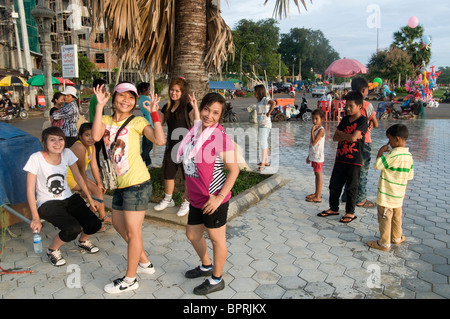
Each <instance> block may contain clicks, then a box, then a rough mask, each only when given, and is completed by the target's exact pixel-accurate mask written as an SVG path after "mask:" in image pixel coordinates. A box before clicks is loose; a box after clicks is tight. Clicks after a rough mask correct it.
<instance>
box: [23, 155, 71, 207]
mask: <svg viewBox="0 0 450 319" xmlns="http://www.w3.org/2000/svg"><path fill="white" fill-rule="evenodd" d="M77 160H78V158H77V157H76V156H75V154H74V153H73V152H72V151H71V150H70V149H68V148H65V149H64V150H63V151H62V152H61V163H60V164H59V165H52V164H49V163H47V161H46V160H45V158H44V155H43V153H42V152H36V153H33V154H31V156H30V158H29V159H28V161H27V163H26V164H25V167H24V168H23V170H24V171H26V172H30V173H32V174H34V175H36V204H37V207H38V208H39V207H40V206H41V205H42V204H44V203H45V202H47V201H50V200H63V199H66V198H69V197H70V196H72V192H71V191H70V187H69V186H68V185H67V171H68V168H69V166H70V165H72V164H74V163H75V162H76V161H77Z"/></svg>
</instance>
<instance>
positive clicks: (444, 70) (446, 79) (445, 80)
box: [436, 66, 450, 85]
mask: <svg viewBox="0 0 450 319" xmlns="http://www.w3.org/2000/svg"><path fill="white" fill-rule="evenodd" d="M436 71H437V72H441V74H439V77H438V79H437V83H442V84H446V85H449V84H450V67H448V66H445V67H442V66H441V67H439V69H438V70H436Z"/></svg>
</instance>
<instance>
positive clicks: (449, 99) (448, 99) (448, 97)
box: [441, 89, 450, 103]
mask: <svg viewBox="0 0 450 319" xmlns="http://www.w3.org/2000/svg"><path fill="white" fill-rule="evenodd" d="M441 103H450V93H449V92H448V89H447V90H445V92H444V94H443V95H442V100H441Z"/></svg>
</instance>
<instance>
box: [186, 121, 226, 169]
mask: <svg viewBox="0 0 450 319" xmlns="http://www.w3.org/2000/svg"><path fill="white" fill-rule="evenodd" d="M218 126H219V123H216V124H215V125H213V126H210V127H207V128H206V129H204V130H203V131H202V121H198V122H197V123H195V124H194V126H193V127H192V128H191V129H190V130H189V131H188V132H187V134H186V136H185V137H184V138H183V140H182V141H181V144H180V147H179V148H178V152H177V162H180V158H181V156H183V157H187V158H193V157H195V156H196V155H197V153H198V151H199V150H200V148H201V147H202V146H203V144H204V143H205V142H206V141H207V140H208V139H209V137H210V136H211V135H212V133H213V132H214V130H215V129H216V128H217V127H218ZM200 131H201V133H199V132H200ZM199 134H200V135H199ZM197 136H198V137H197ZM192 139H194V144H195V145H194V147H193V148H192V150H191V152H190V153H189V154H183V153H184V149H185V147H186V144H188V143H190V142H191V141H192Z"/></svg>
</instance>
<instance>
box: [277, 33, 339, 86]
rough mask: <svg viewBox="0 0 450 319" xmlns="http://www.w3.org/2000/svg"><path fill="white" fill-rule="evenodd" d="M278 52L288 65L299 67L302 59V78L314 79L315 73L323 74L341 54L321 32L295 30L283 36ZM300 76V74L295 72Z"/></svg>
mask: <svg viewBox="0 0 450 319" xmlns="http://www.w3.org/2000/svg"><path fill="white" fill-rule="evenodd" d="M278 52H280V53H281V57H282V60H283V62H284V63H285V64H286V65H288V66H292V65H294V68H295V67H297V69H298V65H299V60H300V59H301V68H302V78H304V79H305V78H310V79H313V78H314V72H311V69H313V70H314V71H315V72H316V73H317V72H319V73H322V72H324V71H325V69H326V68H327V67H328V66H329V65H330V64H331V63H332V62H333V61H335V60H337V59H339V54H338V53H337V52H336V51H335V50H334V48H333V47H332V46H331V45H330V42H329V41H328V39H327V38H325V35H324V34H323V32H322V31H320V30H311V29H305V28H293V29H291V30H290V32H289V33H288V34H282V35H281V41H280V46H279V49H278ZM295 74H298V72H295Z"/></svg>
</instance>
